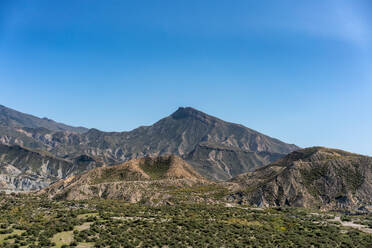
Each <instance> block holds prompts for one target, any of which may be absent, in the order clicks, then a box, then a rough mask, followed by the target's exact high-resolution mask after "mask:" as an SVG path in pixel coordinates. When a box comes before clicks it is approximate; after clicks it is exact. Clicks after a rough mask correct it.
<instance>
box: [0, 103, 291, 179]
mask: <svg viewBox="0 0 372 248" xmlns="http://www.w3.org/2000/svg"><path fill="white" fill-rule="evenodd" d="M0 142H1V143H3V144H9V145H13V144H17V145H21V146H25V147H29V148H32V149H40V150H46V151H48V152H50V153H52V154H54V155H55V156H57V157H62V158H69V159H71V158H74V157H76V156H80V155H82V154H85V155H88V156H90V157H92V158H94V159H96V160H102V161H104V162H105V163H106V164H117V163H120V162H125V161H129V160H131V159H135V158H140V157H145V156H160V155H166V154H175V155H179V156H181V157H182V158H183V159H185V160H186V161H188V162H189V163H190V164H191V165H192V166H193V168H194V169H195V170H196V171H198V172H199V173H200V174H202V175H203V176H205V177H207V178H210V179H213V180H226V179H229V178H232V177H234V176H236V175H238V174H240V173H243V172H247V171H251V170H253V169H255V168H258V167H261V166H264V165H267V164H269V163H270V162H273V161H274V160H276V159H277V158H279V157H282V156H284V155H286V154H287V153H289V152H291V151H294V150H296V149H298V147H297V146H295V145H290V144H286V143H284V142H281V141H279V140H277V139H273V138H271V137H268V136H265V135H263V134H261V133H258V132H256V131H254V130H252V129H249V128H246V127H244V126H242V125H238V124H233V123H229V122H225V121H223V120H220V119H218V118H216V117H213V116H209V115H207V114H205V113H202V112H200V111H198V110H195V109H193V108H179V109H178V110H177V111H176V112H174V113H173V114H172V115H170V116H168V117H166V118H163V119H161V120H160V121H158V122H157V123H155V124H154V125H152V126H143V127H139V128H137V129H134V130H133V131H130V132H102V131H99V130H97V129H90V130H89V131H87V132H84V133H77V132H70V131H50V130H48V129H46V128H43V127H38V128H29V127H22V128H14V127H9V126H4V127H3V128H1V126H0Z"/></svg>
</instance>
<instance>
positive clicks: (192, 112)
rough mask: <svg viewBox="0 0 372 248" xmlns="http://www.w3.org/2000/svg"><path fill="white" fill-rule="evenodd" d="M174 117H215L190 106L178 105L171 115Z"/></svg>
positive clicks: (203, 118)
mask: <svg viewBox="0 0 372 248" xmlns="http://www.w3.org/2000/svg"><path fill="white" fill-rule="evenodd" d="M171 117H172V118H174V119H184V118H188V117H189V118H190V117H191V118H196V119H202V120H205V119H215V120H216V119H217V118H216V117H213V116H210V115H208V114H206V113H204V112H201V111H199V110H197V109H194V108H192V107H179V108H178V109H177V111H176V112H174V113H173V114H172V115H171Z"/></svg>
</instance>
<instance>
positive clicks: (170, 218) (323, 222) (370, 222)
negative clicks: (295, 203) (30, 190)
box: [0, 194, 372, 247]
mask: <svg viewBox="0 0 372 248" xmlns="http://www.w3.org/2000/svg"><path fill="white" fill-rule="evenodd" d="M351 222H352V223H354V224H355V225H357V226H358V227H360V226H361V227H362V228H359V229H357V228H353V227H349V226H343V225H342V224H344V223H351ZM371 228H372V215H371V214H370V215H358V216H347V215H342V214H339V213H333V212H327V213H325V212H315V211H314V210H307V209H302V208H268V209H255V208H250V207H248V206H235V205H228V206H226V205H222V204H212V205H207V204H176V205H171V206H159V207H154V206H146V205H141V204H129V203H125V202H122V201H113V200H102V199H101V200H89V201H51V200H49V199H47V198H43V197H36V196H30V195H14V194H13V195H5V194H2V195H0V247H372V234H370V233H368V231H367V232H364V231H365V230H371Z"/></svg>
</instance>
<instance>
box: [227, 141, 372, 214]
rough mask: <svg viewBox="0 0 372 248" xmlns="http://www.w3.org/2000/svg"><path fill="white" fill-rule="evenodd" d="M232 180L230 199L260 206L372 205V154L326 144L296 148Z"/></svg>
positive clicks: (332, 206)
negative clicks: (301, 148)
mask: <svg viewBox="0 0 372 248" xmlns="http://www.w3.org/2000/svg"><path fill="white" fill-rule="evenodd" d="M231 182H234V183H237V184H239V185H240V189H239V190H237V191H235V192H234V193H232V194H231V195H230V196H229V197H228V199H229V200H230V201H235V202H239V203H247V204H251V205H258V206H296V207H311V208H321V209H357V208H359V207H365V206H370V205H372V197H371V196H372V158H371V157H367V156H361V155H357V154H353V153H348V152H345V151H341V150H336V149H329V148H323V147H313V148H307V149H303V150H299V151H295V152H292V153H290V154H288V155H287V156H285V157H284V158H281V159H279V160H277V161H276V162H274V163H272V164H270V165H268V166H265V167H263V168H260V169H257V170H256V171H254V172H249V173H245V174H242V175H239V176H237V177H235V178H234V179H232V180H231Z"/></svg>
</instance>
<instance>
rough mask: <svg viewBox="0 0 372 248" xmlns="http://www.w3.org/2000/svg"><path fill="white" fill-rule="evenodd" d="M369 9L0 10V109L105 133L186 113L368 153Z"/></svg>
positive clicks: (332, 2)
mask: <svg viewBox="0 0 372 248" xmlns="http://www.w3.org/2000/svg"><path fill="white" fill-rule="evenodd" d="M371 27H372V1H370V0H365V1H361V0H312V1H307V0H306V1H305V0H292V1H289V0H281V1H277V0H272V1H265V0H261V1H254V0H244V1H238V0H234V1H232V0H227V1H220V0H213V1H212V0H210V1H209V0H202V1H201V0H196V1H194V0H185V1H182V0H170V1H162V0H159V1H153V0H151V1H150V0H149V1H142V0H136V1H124V0H118V1H109V0H105V1H95V0H63V1H49V0H45V1H40V0H32V1H28V0H23V1H19V0H9V1H8V0H1V1H0V104H3V105H5V106H8V107H11V108H14V109H16V110H19V111H22V112H26V113H30V114H34V115H37V116H39V117H44V116H46V117H49V118H52V119H54V120H56V121H59V122H64V123H66V124H70V125H81V126H86V127H95V128H98V129H101V130H106V131H111V130H115V131H125V130H131V129H133V128H135V127H137V126H140V125H150V124H152V123H154V122H155V121H157V120H159V119H160V118H162V117H165V116H167V115H169V114H171V113H172V112H173V111H175V110H176V109H177V108H178V107H179V106H192V107H194V108H197V109H200V110H202V111H204V112H206V113H208V114H211V115H215V116H217V117H219V118H221V119H224V120H227V121H231V122H236V123H241V124H243V125H245V126H247V127H250V128H253V129H255V130H257V131H260V132H262V133H264V134H267V135H270V136H273V137H276V138H279V139H281V140H283V141H285V142H288V143H295V144H297V145H299V146H301V147H307V146H314V145H322V146H329V147H335V148H341V149H346V150H349V151H353V152H358V153H362V154H369V155H372V28H371Z"/></svg>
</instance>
